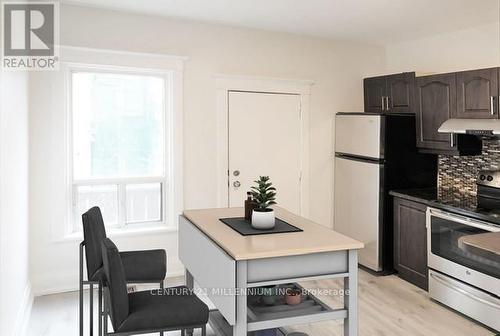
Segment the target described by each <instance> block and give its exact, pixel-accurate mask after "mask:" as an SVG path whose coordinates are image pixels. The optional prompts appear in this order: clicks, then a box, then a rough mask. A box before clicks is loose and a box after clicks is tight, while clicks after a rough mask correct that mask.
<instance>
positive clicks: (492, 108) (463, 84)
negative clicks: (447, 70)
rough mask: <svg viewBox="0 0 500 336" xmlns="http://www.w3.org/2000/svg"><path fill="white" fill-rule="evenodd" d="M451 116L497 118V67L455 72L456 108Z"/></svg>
mask: <svg viewBox="0 0 500 336" xmlns="http://www.w3.org/2000/svg"><path fill="white" fill-rule="evenodd" d="M453 112H454V113H453V114H452V116H453V118H474V119H497V118H498V68H493V69H481V70H472V71H463V72H458V73H457V109H456V110H455V111H453Z"/></svg>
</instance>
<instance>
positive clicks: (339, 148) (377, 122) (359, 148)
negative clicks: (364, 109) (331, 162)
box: [335, 114, 384, 159]
mask: <svg viewBox="0 0 500 336" xmlns="http://www.w3.org/2000/svg"><path fill="white" fill-rule="evenodd" d="M383 118H384V116H381V115H370V114H367V115H361V114H352V115H349V114H337V115H336V117H335V152H336V153H344V154H350V155H355V156H361V157H367V158H374V159H383V158H384V144H383V132H384V129H383V125H384V123H383Z"/></svg>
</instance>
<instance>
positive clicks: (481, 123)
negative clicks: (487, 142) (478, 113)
mask: <svg viewBox="0 0 500 336" xmlns="http://www.w3.org/2000/svg"><path fill="white" fill-rule="evenodd" d="M438 132H439V133H452V134H472V135H477V136H479V137H497V136H500V119H448V120H446V121H445V122H444V123H443V124H442V125H441V127H439V129H438Z"/></svg>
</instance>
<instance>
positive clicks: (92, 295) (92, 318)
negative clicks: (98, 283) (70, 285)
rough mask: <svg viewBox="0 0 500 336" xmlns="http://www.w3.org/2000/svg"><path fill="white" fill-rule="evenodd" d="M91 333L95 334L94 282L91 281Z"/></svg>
mask: <svg viewBox="0 0 500 336" xmlns="http://www.w3.org/2000/svg"><path fill="white" fill-rule="evenodd" d="M89 313H90V316H89V320H90V321H89V328H90V329H89V335H90V336H93V335H94V284H93V283H90V289H89Z"/></svg>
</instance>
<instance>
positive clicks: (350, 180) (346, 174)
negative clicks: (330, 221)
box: [334, 157, 383, 271]
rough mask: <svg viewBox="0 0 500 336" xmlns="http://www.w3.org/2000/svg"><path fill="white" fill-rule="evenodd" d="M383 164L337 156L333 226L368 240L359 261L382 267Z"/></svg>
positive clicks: (347, 233) (376, 269)
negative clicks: (381, 191)
mask: <svg viewBox="0 0 500 336" xmlns="http://www.w3.org/2000/svg"><path fill="white" fill-rule="evenodd" d="M382 167H383V166H382V165H380V164H378V163H374V162H367V161H361V160H355V159H349V158H340V157H336V158H335V224H334V230H335V231H337V232H340V233H342V234H344V235H346V236H348V237H351V238H354V239H356V240H359V241H361V242H363V243H365V248H364V249H362V250H360V251H359V263H360V264H361V265H363V266H366V267H368V268H371V269H372V270H374V271H380V270H381V260H380V258H381V254H380V247H381V245H380V244H381V241H380V232H379V230H380V224H379V214H380V174H381V168H382Z"/></svg>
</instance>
